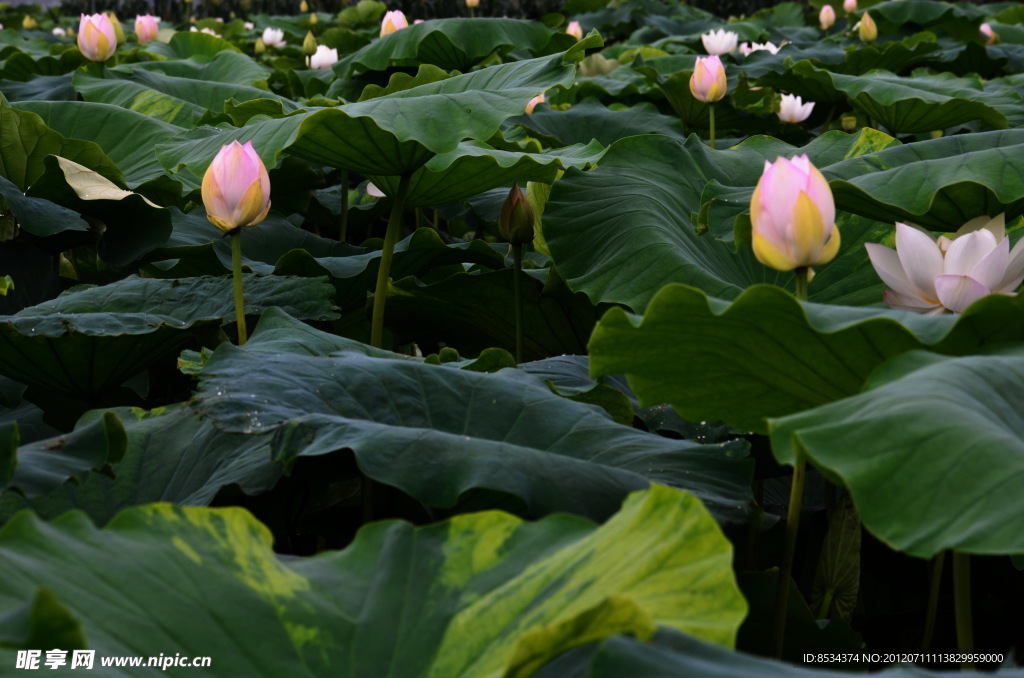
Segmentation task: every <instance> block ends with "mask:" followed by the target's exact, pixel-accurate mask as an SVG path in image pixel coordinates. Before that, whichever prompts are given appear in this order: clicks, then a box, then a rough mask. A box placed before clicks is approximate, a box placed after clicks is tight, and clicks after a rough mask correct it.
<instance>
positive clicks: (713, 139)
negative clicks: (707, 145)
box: [708, 104, 715, 148]
mask: <svg viewBox="0 0 1024 678" xmlns="http://www.w3.org/2000/svg"><path fill="white" fill-rule="evenodd" d="M708 108H709V111H708V114H709V115H710V117H711V122H710V124H711V148H714V147H715V105H714V104H708Z"/></svg>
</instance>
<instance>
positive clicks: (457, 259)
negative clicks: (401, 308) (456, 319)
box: [274, 228, 505, 309]
mask: <svg viewBox="0 0 1024 678" xmlns="http://www.w3.org/2000/svg"><path fill="white" fill-rule="evenodd" d="M380 258H381V251H380V250H373V251H370V252H366V253H364V254H355V255H350V256H319V257H318V256H313V255H312V254H311V253H309V252H305V251H302V250H292V251H291V252H288V253H287V254H285V255H284V256H282V257H281V258H280V259H279V260H278V262H277V265H276V267H275V268H274V273H275V274H277V275H313V276H323V275H326V276H329V278H330V280H331V282H332V283H334V286H335V289H336V290H337V299H336V301H337V304H338V305H339V306H341V307H342V308H345V309H349V308H352V307H353V306H361V305H364V304H365V303H366V295H367V292H370V291H372V290H373V288H374V285H375V284H376V280H377V271H378V270H379V268H380ZM450 264H481V265H483V266H487V267H489V268H503V267H504V265H505V257H504V255H503V254H501V253H499V252H498V250H497V249H495V248H494V247H492V246H490V245H488V244H486V243H484V242H483V241H482V240H473V241H471V242H468V243H456V244H453V245H446V244H445V243H444V242H443V241H442V240H441V238H440V237H439V236H438V234H437V231H435V230H433V229H431V228H418V229H416V230H415V231H414V232H413V233H412V235H410V236H409V237H407V238H403V239H402V240H400V241H399V242H398V243H397V244H396V245H395V254H394V259H393V260H392V262H391V277H392V278H393V279H395V280H398V279H400V278H405V277H407V276H410V275H422V274H423V273H425V272H427V271H430V270H431V269H434V268H437V267H440V266H446V265H450Z"/></svg>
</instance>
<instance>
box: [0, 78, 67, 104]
mask: <svg viewBox="0 0 1024 678" xmlns="http://www.w3.org/2000/svg"><path fill="white" fill-rule="evenodd" d="M73 75H74V74H73V73H65V74H64V75H37V76H36V77H34V78H32V79H31V80H29V81H27V82H17V81H11V80H0V94H3V95H4V98H6V100H7V101H43V100H45V101H77V100H78V92H76V91H75V88H74V87H72V85H71V79H72V77H73Z"/></svg>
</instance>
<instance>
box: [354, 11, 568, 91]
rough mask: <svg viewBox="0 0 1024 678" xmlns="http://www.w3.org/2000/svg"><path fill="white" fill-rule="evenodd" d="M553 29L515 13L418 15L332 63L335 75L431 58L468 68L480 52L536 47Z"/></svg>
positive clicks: (438, 63)
mask: <svg viewBox="0 0 1024 678" xmlns="http://www.w3.org/2000/svg"><path fill="white" fill-rule="evenodd" d="M552 34H553V31H552V30H551V29H550V28H548V27H547V26H545V25H544V24H542V23H540V22H537V21H525V20H519V19H491V18H479V19H464V18H457V19H438V20H434V21H424V22H423V23H421V24H415V25H412V26H409V27H408V29H404V30H402V31H395V32H394V33H392V34H390V35H386V36H384V37H383V38H381V39H380V40H374V41H373V42H371V43H370V44H369V45H367V46H366V47H363V48H362V49H360V50H359V51H358V52H355V53H354V54H352V55H350V56H348V57H346V58H344V59H342V60H341V61H340V62H338V65H336V66H334V72H335V73H337V74H338V77H339V79H345V78H347V77H349V76H351V75H352V74H353V72H355V71H365V70H370V71H383V70H387V69H388V68H390V67H391V66H418V65H420V64H433V65H435V66H439V67H441V68H443V69H445V70H446V71H450V70H458V71H462V72H466V71H469V70H470V69H471V68H473V66H476V65H477V64H478V63H480V62H481V61H482V60H483V59H485V58H486V57H488V56H490V55H492V54H494V53H499V54H501V53H504V52H508V51H510V50H512V49H526V50H530V51H532V52H534V53H537V52H538V51H539V50H540V49H541V48H542V47H544V46H545V45H547V44H548V42H549V41H550V40H551V36H552Z"/></svg>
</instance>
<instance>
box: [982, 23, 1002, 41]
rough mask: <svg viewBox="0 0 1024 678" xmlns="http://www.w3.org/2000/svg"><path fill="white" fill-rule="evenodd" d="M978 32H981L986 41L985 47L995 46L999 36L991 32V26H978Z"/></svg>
mask: <svg viewBox="0 0 1024 678" xmlns="http://www.w3.org/2000/svg"><path fill="white" fill-rule="evenodd" d="M978 30H979V31H981V34H982V35H984V36H985V37H986V38H987V40H986V41H985V44H986V45H994V44H996V42H998V40H999V36H998V35H997V34H996V32H995V31H993V30H992V26H990V25H989V24H982V25H980V26H978Z"/></svg>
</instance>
